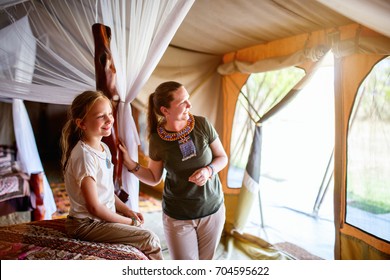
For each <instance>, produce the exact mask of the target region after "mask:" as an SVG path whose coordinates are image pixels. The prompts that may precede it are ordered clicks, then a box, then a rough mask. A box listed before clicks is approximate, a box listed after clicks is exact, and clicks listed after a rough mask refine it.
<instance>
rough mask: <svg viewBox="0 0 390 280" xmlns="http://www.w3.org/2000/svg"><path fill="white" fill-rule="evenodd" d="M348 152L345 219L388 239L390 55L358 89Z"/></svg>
mask: <svg viewBox="0 0 390 280" xmlns="http://www.w3.org/2000/svg"><path fill="white" fill-rule="evenodd" d="M347 153H348V163H347V201H346V204H347V207H346V222H347V223H348V224H351V225H353V226H355V227H358V228H360V229H361V230H363V231H365V232H368V233H370V234H373V235H375V236H377V237H379V238H382V239H384V240H387V241H390V172H389V170H390V160H389V158H390V57H387V58H386V59H384V60H382V61H380V62H379V63H378V64H377V65H376V66H375V67H374V68H373V69H372V71H371V73H370V74H369V75H368V76H367V77H366V79H365V80H364V81H363V83H362V85H361V86H360V88H359V91H358V93H357V96H356V100H355V104H354V107H353V110H352V114H351V118H350V121H349V131H348V148H347Z"/></svg>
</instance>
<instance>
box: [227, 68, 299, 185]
mask: <svg viewBox="0 0 390 280" xmlns="http://www.w3.org/2000/svg"><path fill="white" fill-rule="evenodd" d="M304 75H305V71H304V70H302V69H300V68H296V67H290V68H285V69H282V70H277V71H269V72H265V73H255V74H252V75H250V76H249V78H248V80H247V82H246V84H245V85H244V86H243V87H242V89H241V93H240V95H239V97H238V100H237V105H236V111H235V114H234V121H233V131H232V139H231V149H230V150H231V155H230V166H229V171H228V186H229V188H241V184H242V179H243V177H244V170H245V166H246V164H247V160H248V155H249V151H250V148H251V144H252V141H253V134H254V128H255V122H257V121H258V120H259V119H260V118H261V117H262V116H263V115H264V114H266V113H267V112H268V111H269V110H270V109H271V108H272V107H273V106H275V105H276V104H277V103H279V102H280V101H281V100H282V99H283V98H284V97H285V95H286V94H287V93H288V92H289V91H290V90H291V89H292V88H293V87H294V86H295V85H296V84H297V83H298V82H299V81H300V80H301V79H302V77H303V76H304Z"/></svg>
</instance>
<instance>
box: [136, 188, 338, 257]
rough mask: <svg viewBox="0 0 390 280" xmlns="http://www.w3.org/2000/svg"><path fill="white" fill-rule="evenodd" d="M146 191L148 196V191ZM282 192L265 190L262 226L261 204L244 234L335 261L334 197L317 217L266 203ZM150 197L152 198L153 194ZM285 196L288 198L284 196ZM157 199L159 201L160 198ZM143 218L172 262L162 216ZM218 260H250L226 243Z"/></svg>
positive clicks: (218, 251)
mask: <svg viewBox="0 0 390 280" xmlns="http://www.w3.org/2000/svg"><path fill="white" fill-rule="evenodd" d="M143 191H144V192H145V189H143ZM280 191H283V192H285V190H280V189H279V190H278V188H277V187H275V186H272V187H271V185H269V188H265V189H263V192H262V202H263V203H262V204H263V205H262V210H263V225H262V223H261V218H260V210H259V207H258V202H256V203H255V204H254V205H253V206H252V211H251V215H250V220H249V222H248V224H247V227H246V229H245V232H246V233H250V234H253V235H256V236H259V237H261V238H262V239H264V240H266V241H268V242H269V243H271V244H277V243H282V242H289V243H292V244H294V245H296V246H299V247H300V248H302V249H304V250H306V251H307V252H309V253H310V254H312V255H315V256H317V257H319V258H321V259H325V260H332V259H334V255H333V250H334V224H333V220H332V218H331V217H332V215H333V214H332V209H329V208H330V207H331V205H329V203H330V200H331V193H328V194H327V195H326V196H325V198H324V202H323V204H322V205H321V208H320V210H319V212H318V215H317V216H315V215H311V214H308V213H306V212H304V211H300V210H297V209H294V208H292V207H287V206H281V205H280V204H279V203H281V202H280V201H279V203H278V202H277V200H275V199H274V200H271V199H265V198H270V197H273V198H276V197H280V194H279V193H278V192H280ZM146 192H147V190H146ZM151 195H153V192H152V193H151ZM285 195H287V194H286V193H285ZM287 196H288V195H287ZM154 197H156V196H154ZM156 198H158V195H157V197H156ZM295 208H297V207H295ZM326 208H328V209H326ZM143 214H144V217H145V227H146V228H149V229H151V230H152V231H154V232H156V233H157V235H158V236H159V237H160V240H161V243H162V247H163V253H164V257H165V259H167V260H169V259H170V256H169V252H168V249H167V247H166V244H165V239H164V234H163V229H162V221H161V220H162V219H161V212H153V213H143ZM215 259H217V260H225V259H231V260H246V259H250V258H249V257H248V256H247V255H246V254H245V253H243V252H241V251H240V250H237V249H235V250H233V251H232V252H230V254H229V253H228V252H227V250H226V248H225V246H224V242H221V243H220V245H219V247H218V248H217V252H216V256H215Z"/></svg>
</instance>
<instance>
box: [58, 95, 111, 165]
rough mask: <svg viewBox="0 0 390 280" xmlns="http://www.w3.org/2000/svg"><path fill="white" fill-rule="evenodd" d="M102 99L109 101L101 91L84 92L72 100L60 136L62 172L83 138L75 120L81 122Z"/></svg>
mask: <svg viewBox="0 0 390 280" xmlns="http://www.w3.org/2000/svg"><path fill="white" fill-rule="evenodd" d="M103 98H104V99H107V100H109V99H108V97H107V96H105V95H104V93H103V92H101V91H84V92H83V93H81V94H79V95H78V96H76V98H75V99H74V100H73V102H72V105H71V106H70V108H69V110H68V120H67V122H66V123H65V125H64V127H63V129H62V134H61V149H62V157H61V164H62V170H63V171H65V168H66V165H67V163H68V159H69V157H70V153H71V152H72V149H73V148H74V147H75V146H76V144H77V142H78V141H79V140H81V138H82V136H83V131H82V130H81V129H80V128H79V127H78V126H77V124H76V120H77V119H81V120H83V119H84V118H85V116H86V115H87V114H88V112H89V111H90V110H91V108H92V106H93V105H94V104H95V102H96V101H97V100H100V99H103ZM110 104H111V102H110Z"/></svg>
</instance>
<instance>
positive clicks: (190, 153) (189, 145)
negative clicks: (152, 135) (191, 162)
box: [157, 114, 196, 161]
mask: <svg viewBox="0 0 390 280" xmlns="http://www.w3.org/2000/svg"><path fill="white" fill-rule="evenodd" d="M164 124H165V122H160V123H159V124H158V125H157V133H158V135H159V136H160V138H161V139H162V140H164V141H170V142H172V141H177V140H178V143H179V148H180V152H181V154H182V156H183V158H182V161H185V160H187V159H189V158H192V157H194V156H196V148H195V145H194V142H193V141H192V139H191V135H190V133H191V131H192V130H193V129H194V127H195V118H194V116H193V115H192V114H189V118H188V120H187V125H186V126H185V127H184V128H183V129H182V130H180V131H178V132H168V131H166V130H165V128H164Z"/></svg>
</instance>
